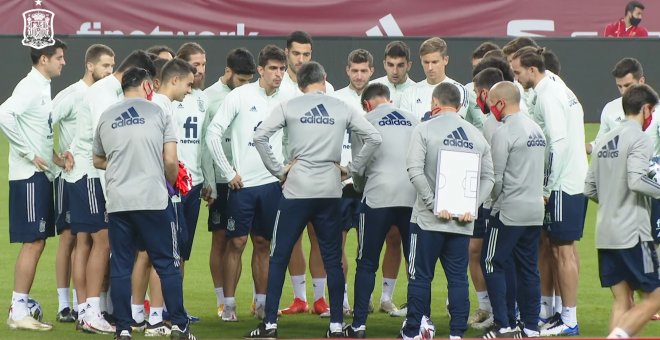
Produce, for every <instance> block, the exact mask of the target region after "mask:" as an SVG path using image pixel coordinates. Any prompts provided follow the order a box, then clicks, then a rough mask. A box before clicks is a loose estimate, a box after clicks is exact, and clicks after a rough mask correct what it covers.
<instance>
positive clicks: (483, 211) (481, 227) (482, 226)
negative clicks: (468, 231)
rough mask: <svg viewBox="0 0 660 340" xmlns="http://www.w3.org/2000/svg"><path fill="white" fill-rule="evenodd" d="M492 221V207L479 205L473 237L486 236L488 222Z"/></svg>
mask: <svg viewBox="0 0 660 340" xmlns="http://www.w3.org/2000/svg"><path fill="white" fill-rule="evenodd" d="M489 221H490V209H488V208H484V206H483V205H480V206H479V215H478V216H477V219H476V220H474V230H473V231H472V238H484V235H485V234H486V229H487V228H488V223H489Z"/></svg>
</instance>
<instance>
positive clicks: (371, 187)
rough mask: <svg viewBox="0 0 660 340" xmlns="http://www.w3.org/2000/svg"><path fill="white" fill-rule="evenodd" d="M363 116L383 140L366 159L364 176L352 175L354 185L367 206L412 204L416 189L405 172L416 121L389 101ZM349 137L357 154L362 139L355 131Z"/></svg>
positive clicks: (410, 114) (360, 147) (410, 205)
mask: <svg viewBox="0 0 660 340" xmlns="http://www.w3.org/2000/svg"><path fill="white" fill-rule="evenodd" d="M364 118H366V119H367V121H369V123H371V125H373V126H374V127H375V128H376V130H378V132H380V134H381V137H382V139H383V142H382V143H381V145H380V147H378V149H377V150H376V152H374V155H373V156H372V157H371V160H369V162H367V166H366V170H365V172H364V176H358V175H356V176H354V178H353V181H354V185H355V186H356V188H357V190H358V191H362V192H364V195H363V196H364V199H365V202H366V203H367V205H368V206H369V207H370V208H387V207H412V206H413V203H415V198H416V197H417V192H416V191H415V187H413V186H412V183H410V179H409V178H408V173H407V172H406V154H407V152H408V145H409V144H410V136H411V135H412V132H413V130H414V129H415V127H416V126H417V124H418V122H417V120H416V119H415V116H414V115H413V114H412V113H410V112H406V111H404V110H401V109H397V108H396V106H394V105H393V104H381V105H379V106H378V107H376V108H375V109H374V110H372V111H371V112H369V113H367V114H366V115H365V116H364ZM352 139H353V141H352V142H353V143H352V148H353V152H354V153H355V154H359V152H360V150H361V149H362V145H363V143H362V140H361V139H360V138H359V137H358V135H357V134H354V135H353V137H352ZM365 181H366V183H365Z"/></svg>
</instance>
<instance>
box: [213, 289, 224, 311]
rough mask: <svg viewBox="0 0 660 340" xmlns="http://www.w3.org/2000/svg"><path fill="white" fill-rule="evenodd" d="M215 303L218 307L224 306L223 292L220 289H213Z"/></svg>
mask: <svg viewBox="0 0 660 340" xmlns="http://www.w3.org/2000/svg"><path fill="white" fill-rule="evenodd" d="M215 302H216V304H217V305H218V307H220V305H224V304H225V290H224V288H222V287H217V288H215Z"/></svg>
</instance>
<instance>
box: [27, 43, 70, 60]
mask: <svg viewBox="0 0 660 340" xmlns="http://www.w3.org/2000/svg"><path fill="white" fill-rule="evenodd" d="M58 48H61V49H62V51H66V49H67V46H66V44H65V43H64V41H62V40H60V39H57V38H55V43H54V44H52V45H50V46H46V47H42V48H39V49H36V48H34V47H30V59H32V65H36V64H38V63H39V58H41V56H46V58H48V59H50V58H51V57H52V56H54V55H55V53H57V49H58Z"/></svg>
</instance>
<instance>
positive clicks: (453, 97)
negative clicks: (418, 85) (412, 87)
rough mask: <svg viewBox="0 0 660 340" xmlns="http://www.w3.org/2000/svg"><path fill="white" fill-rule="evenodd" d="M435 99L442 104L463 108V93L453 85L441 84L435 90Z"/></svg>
mask: <svg viewBox="0 0 660 340" xmlns="http://www.w3.org/2000/svg"><path fill="white" fill-rule="evenodd" d="M433 98H435V99H437V100H438V101H439V102H440V104H442V105H447V106H451V107H455V108H458V107H460V106H461V92H459V91H458V88H457V87H456V85H454V84H451V83H440V84H438V86H436V87H435V89H433Z"/></svg>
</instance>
